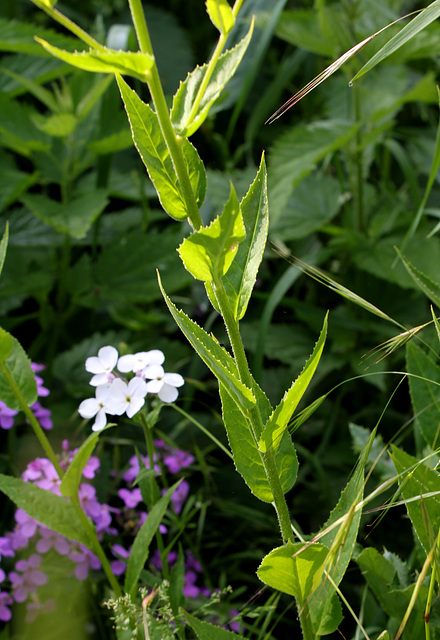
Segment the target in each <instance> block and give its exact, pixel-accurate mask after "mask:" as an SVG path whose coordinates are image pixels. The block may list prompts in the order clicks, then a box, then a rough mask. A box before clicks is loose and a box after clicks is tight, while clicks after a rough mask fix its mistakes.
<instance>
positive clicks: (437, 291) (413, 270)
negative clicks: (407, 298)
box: [396, 249, 440, 308]
mask: <svg viewBox="0 0 440 640" xmlns="http://www.w3.org/2000/svg"><path fill="white" fill-rule="evenodd" d="M396 251H397V253H398V254H399V257H400V259H401V260H402V262H403V264H404V266H405V269H406V270H407V271H408V273H409V275H410V276H411V278H412V279H413V280H414V282H416V284H417V285H418V286H419V287H420V289H421V290H422V291H423V293H424V294H425V295H426V296H427V297H428V298H429V299H430V300H431V302H433V303H434V304H435V305H436V306H437V307H439V308H440V283H438V282H435V281H434V280H432V279H431V278H430V277H429V276H427V275H426V274H425V273H423V271H420V269H418V268H417V267H415V266H414V265H413V264H411V262H410V261H409V260H408V259H407V258H405V256H404V255H403V254H402V253H401V252H400V251H399V250H398V249H396Z"/></svg>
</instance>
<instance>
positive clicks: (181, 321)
mask: <svg viewBox="0 0 440 640" xmlns="http://www.w3.org/2000/svg"><path fill="white" fill-rule="evenodd" d="M158 281H159V287H160V290H161V292H162V295H163V297H164V300H165V302H166V304H167V306H168V309H169V310H170V312H171V315H172V316H173V318H174V320H175V321H176V323H177V325H178V326H179V328H180V329H181V331H182V332H183V333H184V334H185V336H186V338H187V340H188V341H189V342H190V344H191V345H192V346H193V348H194V349H195V351H197V353H198V354H199V356H200V358H201V359H202V360H203V362H204V363H205V364H206V366H207V367H208V368H209V369H210V370H211V371H212V373H213V374H214V375H215V377H216V378H217V379H218V380H219V382H221V383H222V384H223V385H225V386H226V388H227V389H228V392H229V393H230V394H231V396H233V398H234V400H235V401H236V402H238V404H239V406H240V407H241V410H243V411H246V410H247V409H251V408H252V407H253V406H254V405H255V402H256V400H255V397H254V395H253V393H252V391H251V390H250V389H249V388H248V387H246V386H245V385H244V384H243V383H242V382H241V381H240V380H239V377H238V370H237V365H236V364H235V361H234V359H233V358H232V357H231V356H230V355H229V353H228V352H227V351H226V349H224V347H222V346H220V344H219V343H218V342H217V341H216V340H215V339H214V338H213V337H211V336H210V335H209V334H208V333H206V331H205V330H204V329H202V328H201V327H199V325H198V324H197V323H195V322H194V321H193V320H191V319H190V318H188V316H187V315H186V314H185V313H184V312H183V311H181V310H180V309H177V307H176V306H175V305H174V304H173V303H172V302H171V300H170V299H169V298H168V296H167V294H166V293H165V291H164V289H163V287H162V282H161V279H160V275H159V273H158Z"/></svg>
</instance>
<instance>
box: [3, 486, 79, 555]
mask: <svg viewBox="0 0 440 640" xmlns="http://www.w3.org/2000/svg"><path fill="white" fill-rule="evenodd" d="M0 490H1V491H3V493H5V494H6V495H7V496H8V497H9V498H10V499H11V500H12V501H13V502H15V504H16V505H17V507H19V508H20V509H23V511H26V513H27V514H28V515H29V516H31V518H35V520H38V522H41V524H44V525H45V526H46V527H48V528H49V529H52V530H53V531H56V532H57V533H60V534H61V535H63V536H66V538H70V539H71V540H76V541H77V542H80V543H81V544H84V545H85V546H86V547H88V548H89V549H90V548H91V547H90V540H89V538H88V535H87V532H86V531H85V529H84V528H83V526H82V524H81V522H80V520H79V518H78V514H77V512H76V511H75V508H74V507H73V505H72V504H71V503H70V502H69V501H68V500H66V498H62V497H61V496H57V495H55V494H54V493H52V492H51V491H46V490H45V489H40V487H37V486H36V485H34V484H31V483H30V482H23V480H20V479H19V478H11V477H10V476H4V475H0Z"/></svg>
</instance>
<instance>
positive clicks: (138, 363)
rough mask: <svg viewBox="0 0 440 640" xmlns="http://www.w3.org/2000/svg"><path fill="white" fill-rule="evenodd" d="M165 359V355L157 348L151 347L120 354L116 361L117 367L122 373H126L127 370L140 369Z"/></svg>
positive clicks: (160, 362)
mask: <svg viewBox="0 0 440 640" xmlns="http://www.w3.org/2000/svg"><path fill="white" fill-rule="evenodd" d="M164 360H165V356H164V355H163V353H162V351H159V349H152V350H151V351H139V352H138V353H134V354H132V353H129V354H127V355H126V356H121V357H120V358H119V361H118V369H119V371H121V372H122V373H128V372H129V371H141V370H142V369H145V367H148V366H149V365H152V364H162V363H163V361H164Z"/></svg>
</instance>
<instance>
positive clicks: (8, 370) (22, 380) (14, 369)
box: [0, 328, 38, 411]
mask: <svg viewBox="0 0 440 640" xmlns="http://www.w3.org/2000/svg"><path fill="white" fill-rule="evenodd" d="M0 338H1V344H2V348H3V353H4V354H6V353H7V352H8V351H9V355H8V357H7V358H6V359H5V360H4V361H3V362H2V363H1V364H0V398H1V399H2V401H3V402H4V403H5V404H6V406H7V407H9V409H13V410H14V411H20V410H21V409H22V406H21V404H20V402H19V401H18V398H17V396H16V395H15V393H14V392H13V390H12V389H11V387H10V385H9V383H8V381H7V376H11V377H12V378H13V382H14V383H15V385H16V386H17V388H18V391H19V392H20V394H21V395H22V396H23V398H24V401H25V402H26V404H27V405H28V406H31V405H32V404H34V402H36V400H37V397H38V396H37V385H36V384H35V377H34V372H33V371H32V369H31V361H30V360H29V358H28V356H27V355H26V353H25V351H24V349H23V347H22V346H21V345H20V343H19V342H18V341H17V340H16V339H15V338H13V337H12V336H11V335H10V334H9V333H8V332H7V331H5V330H4V329H1V328H0ZM11 339H12V341H13V346H12V349H10V347H11ZM0 362H1V359H0ZM5 374H6V375H5Z"/></svg>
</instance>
